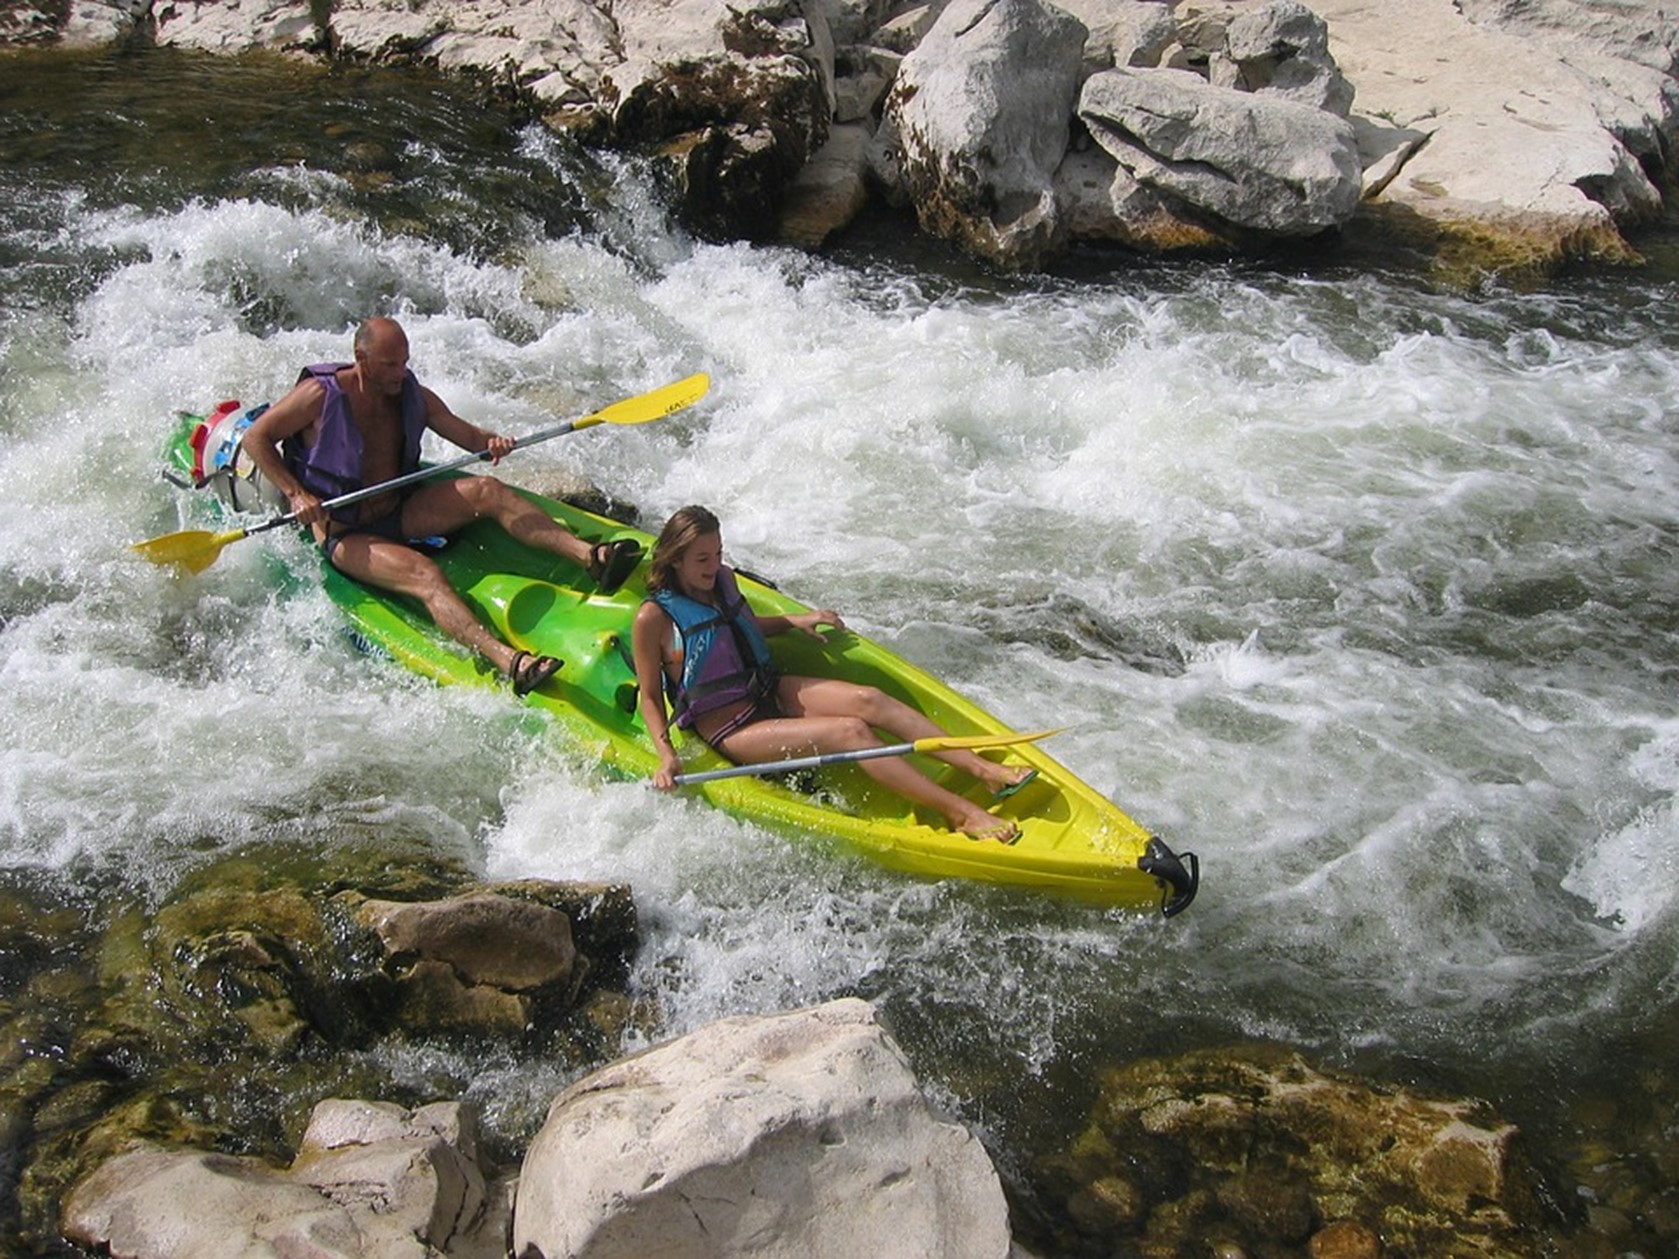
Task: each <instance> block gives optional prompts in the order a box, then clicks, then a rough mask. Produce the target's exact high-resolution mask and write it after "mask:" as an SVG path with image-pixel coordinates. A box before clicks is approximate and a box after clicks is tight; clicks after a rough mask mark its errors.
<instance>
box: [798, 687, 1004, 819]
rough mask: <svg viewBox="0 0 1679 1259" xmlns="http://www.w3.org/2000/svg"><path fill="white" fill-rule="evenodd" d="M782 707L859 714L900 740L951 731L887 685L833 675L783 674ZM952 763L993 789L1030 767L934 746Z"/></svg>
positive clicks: (823, 713) (801, 713)
mask: <svg viewBox="0 0 1679 1259" xmlns="http://www.w3.org/2000/svg"><path fill="white" fill-rule="evenodd" d="M780 698H781V705H782V708H783V709H784V710H785V711H786V712H788V713H789V714H791V715H793V716H796V717H797V716H810V717H856V718H859V719H860V720H862V721H864V722H866V723H867V724H868V725H869V726H871V727H872V728H874V729H876V730H885V731H887V732H888V733H890V734H892V735H895V736H896V737H897V739H898V740H899V741H900V742H904V743H913V742H914V741H915V740H917V739H935V738H938V737H940V736H941V735H944V734H945V733H946V731H943V730H941V729H939V727H938V726H936V725H934V724H933V722H931V721H929V720H928V719H927V718H926V716H924V715H923V714H921V713H919V712H917V711H916V710H915V709H913V708H911V707H910V706H909V705H908V704H905V703H903V702H901V701H899V700H896V699H893V698H892V697H891V696H890V695H887V694H886V693H885V692H884V691H881V690H878V689H876V688H875V687H872V686H859V685H857V684H856V683H854V682H841V681H837V680H836V679H833V678H800V677H788V678H783V679H781V691H780ZM932 755H933V756H936V757H937V758H938V759H939V760H941V761H944V762H945V763H946V764H947V765H954V766H955V767H956V768H957V769H960V770H963V771H965V772H966V773H969V774H972V775H973V776H974V777H975V778H977V779H979V780H980V782H982V783H984V784H985V785H986V786H987V787H990V788H991V790H993V791H1000V790H1002V789H1003V788H1004V787H1012V786H1013V785H1014V784H1015V783H1017V782H1019V781H1020V780H1021V779H1022V778H1024V777H1025V776H1026V775H1027V774H1028V773H1029V772H1030V771H1029V770H1027V769H1026V768H1025V767H1024V766H1019V765H999V764H998V763H997V762H996V761H988V760H986V759H985V758H984V757H983V756H979V755H977V754H976V753H974V752H970V751H967V750H966V749H962V748H953V749H951V750H949V751H945V752H934V753H932Z"/></svg>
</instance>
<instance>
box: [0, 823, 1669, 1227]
mask: <svg viewBox="0 0 1679 1259" xmlns="http://www.w3.org/2000/svg"><path fill="white" fill-rule="evenodd" d="M329 871H330V873H329ZM636 938H637V918H636V911H635V904H634V899H633V897H632V895H631V893H630V891H629V889H628V888H625V887H622V886H602V885H567V884H554V883H547V882H538V881H527V882H520V883H510V884H492V885H485V884H480V883H476V882H474V881H473V880H471V879H470V878H469V877H468V876H467V875H466V874H465V873H464V872H463V871H460V870H456V869H450V868H447V867H444V866H440V865H438V864H437V863H436V862H435V861H432V860H429V859H423V858H420V857H418V856H410V857H400V856H393V855H392V854H391V853H390V852H388V851H378V850H376V848H375V846H372V845H370V846H368V847H367V848H366V849H365V850H364V851H360V852H346V851H344V850H342V849H336V850H334V851H333V852H331V853H326V852H322V853H316V854H304V853H298V854H293V855H292V856H291V857H290V858H288V860H287V861H286V862H285V863H284V864H283V865H282V864H280V863H276V862H274V861H272V860H271V859H268V858H265V857H264V856H263V855H262V854H260V853H256V852H253V853H251V854H250V855H248V856H234V857H230V858H226V859H222V860H219V861H217V862H215V863H213V864H211V865H209V866H207V867H206V868H205V869H204V870H202V871H200V872H199V873H198V874H197V875H195V876H194V877H192V878H191V879H189V880H187V881H186V882H185V883H184V884H183V885H182V887H181V888H180V890H179V891H178V892H177V893H175V894H174V895H172V896H171V897H170V899H169V900H168V902H167V903H165V904H162V905H159V906H156V907H145V906H140V905H132V904H115V903H100V902H98V901H97V900H95V899H89V898H87V897H85V896H81V897H79V898H78V897H70V896H67V897H66V898H65V899H64V900H62V901H58V902H55V903H47V901H46V900H44V899H43V898H42V897H41V896H40V894H39V892H35V893H31V894H29V895H25V894H22V893H20V892H18V891H15V890H14V891H11V892H8V893H6V894H5V895H4V896H3V897H0V957H4V959H5V961H6V977H7V985H6V989H5V991H4V993H0V1028H3V1032H0V1049H3V1052H4V1057H3V1059H0V1067H3V1076H0V1166H3V1167H4V1168H5V1169H6V1173H7V1175H6V1185H7V1193H6V1195H5V1197H4V1198H3V1199H0V1211H3V1213H4V1214H3V1216H0V1225H3V1226H4V1228H5V1231H6V1232H8V1233H11V1234H13V1235H14V1236H17V1237H19V1238H20V1239H21V1240H20V1245H21V1246H23V1247H25V1248H26V1249H25V1250H24V1253H32V1254H37V1255H53V1254H69V1253H72V1252H71V1251H70V1249H69V1246H68V1242H74V1243H76V1244H77V1245H79V1246H81V1247H85V1248H86V1250H87V1251H91V1252H96V1253H109V1254H120V1255H124V1256H134V1257H137V1259H152V1257H155V1259H181V1256H185V1255H205V1256H209V1255H227V1254H250V1253H257V1252H258V1251H262V1252H263V1253H268V1252H269V1251H272V1252H273V1253H287V1254H291V1253H297V1254H302V1253H308V1254H311V1255H319V1256H340V1257H342V1259H409V1257H412V1259H422V1257H424V1256H456V1257H461V1259H491V1257H496V1259H499V1257H501V1256H504V1255H507V1254H514V1255H519V1256H521V1257H522V1259H529V1257H531V1256H537V1255H550V1256H559V1255H567V1256H590V1257H592V1259H600V1257H603V1256H623V1257H624V1259H630V1257H632V1256H637V1257H639V1256H644V1255H647V1254H649V1253H654V1252H657V1253H666V1254H721V1255H726V1254H737V1253H752V1254H755V1255H788V1256H793V1255H798V1256H801V1257H803V1256H811V1255H827V1256H834V1257H835V1259H840V1257H842V1256H851V1255H856V1254H915V1255H929V1256H932V1255H948V1256H952V1257H955V1256H962V1257H963V1259H969V1257H971V1256H982V1255H994V1256H998V1259H1002V1257H1003V1256H1005V1255H1009V1254H1011V1253H1012V1254H1017V1255H1019V1254H1026V1253H1050V1254H1055V1255H1067V1256H1074V1255H1085V1254H1090V1255H1097V1254H1101V1255H1107V1254H1112V1253H1115V1252H1116V1249H1117V1251H1119V1252H1122V1253H1136V1254H1144V1255H1160V1256H1177V1255H1189V1254H1206V1253H1216V1254H1218V1255H1221V1256H1224V1257H1225V1259H1238V1257H1240V1256H1255V1257H1258V1256H1279V1257H1280V1256H1295V1255H1305V1254H1310V1255H1312V1256H1314V1259H1330V1257H1332V1256H1349V1257H1350V1256H1380V1255H1384V1254H1387V1255H1423V1254H1430V1255H1436V1254H1438V1255H1444V1254H1475V1255H1480V1256H1510V1257H1511V1259H1514V1257H1515V1256H1527V1255H1532V1254H1536V1253H1569V1254H1577V1255H1587V1256H1596V1255H1601V1256H1604V1257H1605V1259H1607V1256H1609V1255H1612V1254H1614V1253H1617V1252H1621V1251H1625V1250H1627V1249H1629V1248H1637V1247H1638V1246H1640V1245H1645V1246H1648V1245H1650V1244H1651V1243H1652V1241H1655V1240H1657V1239H1659V1238H1660V1237H1663V1236H1665V1237H1666V1238H1667V1239H1668V1240H1669V1241H1671V1240H1672V1239H1673V1238H1674V1237H1675V1236H1679V1233H1675V1232H1671V1231H1669V1232H1662V1231H1661V1229H1660V1227H1659V1226H1660V1222H1661V1220H1662V1219H1663V1218H1666V1217H1670V1216H1671V1214H1672V1211H1673V1204H1674V1201H1675V1198H1674V1193H1673V1190H1672V1189H1671V1184H1672V1179H1671V1178H1672V1174H1673V1172H1674V1170H1675V1169H1674V1168H1673V1167H1671V1166H1667V1165H1665V1164H1663V1163H1662V1161H1661V1159H1660V1158H1659V1157H1658V1158H1652V1156H1651V1154H1650V1153H1649V1151H1654V1150H1659V1149H1660V1148H1661V1140H1660V1132H1661V1130H1662V1127H1663V1125H1664V1124H1666V1123H1669V1122H1671V1116H1672V1114H1673V1113H1674V1110H1675V1107H1674V1105H1673V1099H1674V1096H1675V1090H1674V1087H1673V1081H1672V1080H1666V1081H1663V1080H1660V1079H1655V1078H1652V1079H1650V1080H1646V1081H1642V1082H1641V1084H1642V1085H1647V1086H1648V1089H1647V1091H1643V1092H1641V1093H1640V1099H1641V1105H1642V1110H1643V1113H1644V1119H1643V1122H1644V1123H1645V1124H1646V1125H1647V1126H1648V1127H1649V1128H1650V1132H1649V1133H1648V1137H1649V1139H1648V1140H1646V1139H1644V1138H1643V1137H1640V1136H1639V1135H1638V1134H1637V1133H1635V1132H1633V1131H1631V1130H1630V1129H1629V1128H1628V1127H1627V1124H1628V1123H1629V1122H1630V1117H1629V1116H1628V1115H1627V1114H1625V1113H1618V1112H1617V1111H1616V1110H1615V1107H1614V1104H1613V1102H1612V1101H1606V1106H1607V1107H1608V1109H1606V1110H1604V1111H1603V1113H1600V1114H1596V1115H1582V1116H1581V1117H1580V1123H1579V1131H1580V1133H1581V1140H1580V1149H1579V1156H1580V1163H1579V1166H1577V1167H1573V1168H1570V1169H1569V1171H1570V1174H1571V1175H1572V1176H1577V1177H1578V1180H1577V1183H1578V1185H1579V1186H1580V1190H1579V1193H1581V1194H1584V1195H1586V1198H1585V1199H1584V1200H1583V1201H1579V1202H1576V1201H1572V1200H1570V1197H1569V1196H1568V1195H1562V1194H1558V1193H1557V1192H1556V1190H1555V1189H1554V1188H1552V1187H1551V1184H1552V1176H1553V1175H1554V1173H1551V1174H1547V1173H1545V1172H1543V1171H1541V1170H1540V1169H1538V1168H1536V1167H1535V1165H1534V1164H1533V1163H1532V1162H1531V1161H1530V1159H1529V1157H1528V1154H1527V1150H1526V1145H1525V1142H1524V1141H1523V1139H1522V1136H1521V1134H1520V1133H1519V1132H1518V1131H1517V1130H1516V1129H1515V1128H1514V1127H1513V1126H1512V1125H1511V1124H1510V1123H1508V1122H1506V1121H1504V1120H1503V1119H1501V1118H1500V1117H1499V1116H1498V1115H1497V1114H1494V1113H1492V1112H1491V1111H1490V1110H1489V1108H1487V1107H1486V1106H1485V1105H1484V1104H1482V1103H1479V1102H1477V1101H1475V1100H1473V1099H1464V1098H1458V1099H1446V1098H1439V1097H1434V1096H1429V1095H1426V1094H1423V1093H1419V1092H1417V1091H1415V1090H1411V1089H1406V1088H1403V1087H1396V1086H1394V1085H1393V1084H1389V1083H1376V1082H1371V1081H1361V1080H1358V1079H1355V1078H1353V1077H1350V1076H1348V1075H1346V1074H1344V1073H1339V1072H1330V1071H1326V1070H1323V1069H1321V1068H1320V1067H1317V1066H1314V1065H1313V1064H1311V1063H1309V1062H1307V1061H1306V1060H1305V1059H1304V1058H1302V1057H1301V1056H1300V1055H1298V1054H1296V1053H1294V1052H1292V1051H1290V1050H1289V1049H1287V1048H1286V1047H1281V1046H1267V1045H1242V1046H1233V1047H1231V1048H1229V1049H1227V1050H1222V1051H1218V1052H1208V1051H1200V1052H1195V1053H1189V1054H1184V1055H1179V1056H1175V1057H1170V1058H1163V1059H1151V1060H1146V1061H1137V1062H1130V1063H1122V1064H1113V1065H1112V1066H1110V1067H1109V1068H1108V1069H1107V1070H1106V1071H1105V1072H1104V1074H1103V1077H1102V1080H1101V1082H1100V1085H1099V1087H1098V1088H1097V1090H1096V1092H1095V1094H1094V1103H1093V1105H1092V1107H1091V1109H1090V1111H1089V1113H1088V1115H1087V1117H1086V1118H1085V1120H1084V1123H1083V1126H1082V1129H1081V1130H1079V1131H1077V1132H1076V1134H1075V1135H1074V1137H1073V1139H1072V1140H1071V1141H1070V1143H1069V1144H1068V1145H1067V1147H1066V1148H1065V1149H1064V1150H1063V1151H1061V1152H1060V1153H1058V1154H1053V1155H1051V1156H1049V1157H1046V1158H1043V1159H1042V1160H1041V1161H1040V1162H1039V1164H1038V1165H1037V1166H1034V1167H1031V1168H1026V1169H1015V1170H1014V1171H1013V1172H1012V1173H1011V1174H1010V1176H1009V1177H1008V1178H1007V1181H1006V1182H1005V1179H1004V1178H1003V1177H1001V1176H1000V1175H999V1170H998V1164H997V1163H996V1162H994V1161H993V1154H992V1152H991V1151H988V1149H987V1148H986V1147H985V1145H983V1144H982V1142H981V1140H980V1139H979V1134H976V1133H974V1132H972V1131H969V1130H968V1129H967V1128H965V1127H963V1126H962V1125H960V1124H957V1123H954V1122H952V1121H951V1119H949V1118H948V1117H947V1116H945V1115H943V1114H941V1113H939V1112H938V1111H937V1110H935V1109H934V1107H933V1106H931V1105H930V1104H929V1103H928V1101H927V1100H926V1098H925V1097H924V1096H923V1092H922V1089H921V1086H920V1085H919V1083H918V1081H917V1079H916V1077H915V1075H914V1073H913V1072H912V1070H911V1068H910V1065H909V1063H908V1061H907V1059H906V1057H905V1055H904V1053H903V1051H902V1050H901V1049H900V1048H899V1047H898V1046H897V1044H896V1043H895V1042H894V1040H893V1038H892V1036H891V1034H890V1032H889V1030H888V1029H886V1028H885V1027H883V1026H882V1025H881V1024H880V1023H879V1021H878V1019H877V1017H876V1014H875V1011H874V1009H873V1008H872V1007H871V1006H870V1005H869V1004H868V1003H866V1002H863V1001H860V1000H856V999H840V1000H835V1001H830V1002H828V1003H826V1004H822V1005H818V1006H816V1007H813V1008H811V1009H806V1010H797V1011H791V1012H787V1013H784V1014H776V1015H769V1016H763V1017H750V1018H737V1019H726V1020H724V1021H722V1022H720V1023H716V1024H712V1025H710V1026H707V1027H703V1028H700V1029H698V1030H696V1031H694V1032H692V1033H690V1034H688V1035H686V1036H683V1037H679V1038H676V1039H663V1038H661V1036H660V1032H659V1013H658V1011H657V1010H656V1009H651V1008H647V1007H646V1006H645V1005H644V1004H643V1003H641V1002H640V1001H638V999H637V997H636V996H635V994H634V993H632V992H630V991H628V990H627V983H626V977H627V975H628V974H629V973H630V960H631V958H632V957H633V955H634V951H635V948H636ZM661 1040H662V1043H661ZM638 1041H639V1042H640V1043H644V1044H651V1045H653V1046H655V1047H653V1048H651V1049H646V1050H643V1051H642V1052H640V1053H637V1054H633V1055H631V1056H628V1057H622V1056H621V1055H622V1054H623V1052H624V1050H625V1047H626V1046H627V1045H629V1044H631V1043H634V1042H638ZM428 1046H429V1047H431V1050H430V1051H428V1048H427V1047H428ZM445 1047H447V1048H448V1049H449V1050H450V1051H451V1052H452V1053H454V1054H455V1055H457V1058H458V1059H459V1060H463V1061H468V1062H470V1061H473V1060H475V1059H476V1060H480V1061H487V1060H496V1061H502V1060H509V1059H510V1060H511V1061H513V1062H515V1063H523V1064H525V1067H524V1068H522V1069H524V1070H533V1071H535V1070H543V1071H548V1072H550V1073H552V1072H553V1070H554V1069H555V1068H559V1069H560V1071H561V1073H562V1074H563V1075H565V1076H567V1077H569V1078H571V1079H572V1082H571V1083H569V1085H563V1086H561V1087H558V1088H557V1091H556V1093H555V1094H554V1095H553V1099H552V1103H551V1105H549V1106H548V1107H547V1111H546V1118H545V1119H542V1120H540V1122H539V1123H537V1124H536V1130H535V1132H534V1135H532V1136H531V1137H530V1139H529V1140H516V1141H510V1140H509V1139H508V1137H507V1135H506V1134H505V1133H504V1134H503V1135H502V1137H501V1139H499V1140H487V1139H485V1137H484V1135H483V1134H482V1133H481V1131H480V1125H479V1122H478V1113H479V1111H480V1110H481V1108H482V1107H483V1106H484V1105H485V1104H486V1103H488V1104H491V1105H493V1104H494V1102H495V1100H496V1099H495V1098H494V1096H493V1092H492V1095H491V1096H489V1097H485V1096H484V1095H483V1090H482V1089H479V1090H477V1091H478V1092H479V1097H478V1098H477V1100H468V1099H466V1097H465V1096H464V1095H465V1094H466V1093H467V1092H468V1090H469V1086H470V1084H471V1081H468V1080H462V1079H453V1080H451V1079H449V1078H447V1076H446V1074H434V1075H433V1077H432V1078H431V1079H429V1080H428V1081H426V1082H424V1083H419V1084H417V1083H416V1082H415V1081H414V1080H413V1079H411V1078H409V1079H405V1078H402V1075H401V1073H400V1072H398V1071H396V1070H395V1069H394V1068H393V1066H392V1064H393V1063H397V1062H401V1061H403V1060H404V1058H405V1056H411V1055H415V1054H418V1055H421V1056H425V1055H426V1054H427V1053H428V1052H432V1051H440V1050H442V1049H444V1048H445ZM1652 1061H1654V1059H1652ZM1663 1116H1666V1118H1663ZM1638 1151H1645V1153H1638ZM1669 1162H1671V1160H1669ZM1005 1183H1006V1185H1007V1189H1006V1191H1005ZM1588 1203H1589V1207H1588V1205H1587V1204H1588ZM1664 1213H1665V1216H1664ZM1668 1223H1669V1224H1671V1223H1672V1221H1671V1219H1668ZM65 1239H68V1242H67V1241H66V1240H65ZM75 1253H81V1252H75ZM1652 1253H1653V1252H1652Z"/></svg>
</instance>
